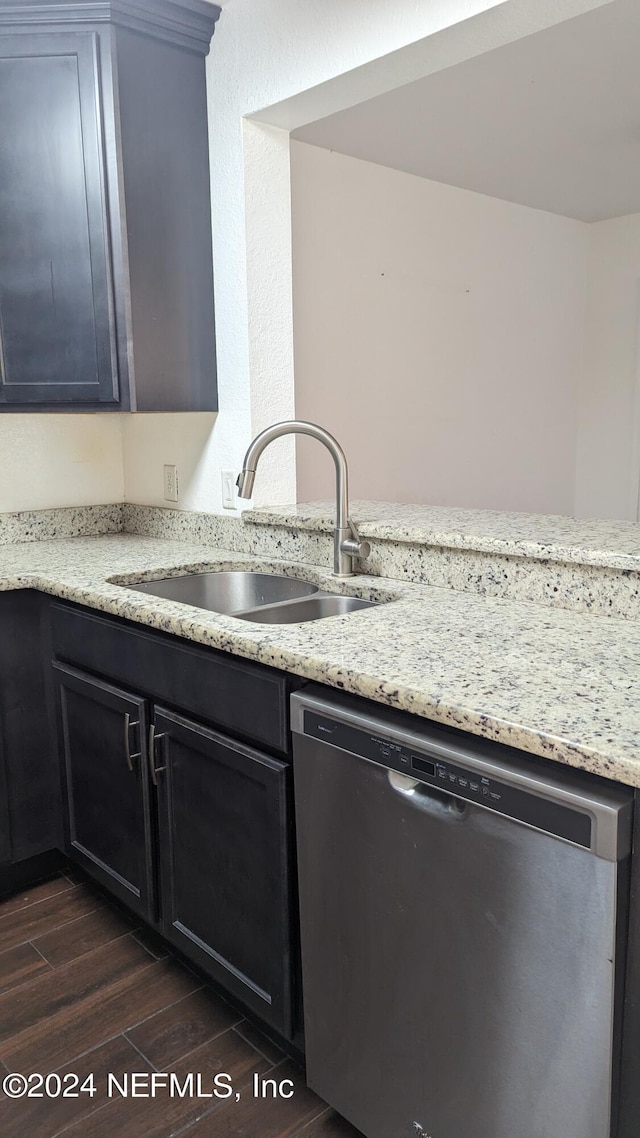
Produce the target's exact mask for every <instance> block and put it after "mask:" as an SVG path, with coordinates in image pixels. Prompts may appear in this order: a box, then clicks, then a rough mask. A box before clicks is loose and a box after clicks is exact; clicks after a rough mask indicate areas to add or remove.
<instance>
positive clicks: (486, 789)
mask: <svg viewBox="0 0 640 1138" xmlns="http://www.w3.org/2000/svg"><path fill="white" fill-rule="evenodd" d="M482 793H483V794H484V796H485V798H488V797H489V787H488V786H483V788H482Z"/></svg>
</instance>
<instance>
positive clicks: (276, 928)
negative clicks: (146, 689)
mask: <svg viewBox="0 0 640 1138" xmlns="http://www.w3.org/2000/svg"><path fill="white" fill-rule="evenodd" d="M154 722H155V727H156V732H157V736H158V743H157V748H156V750H157V753H156V756H155V762H156V765H157V766H158V768H164V769H161V773H159V774H158V783H159V833H160V856H161V895H162V913H163V918H162V919H163V932H164V934H165V936H167V937H168V938H169V939H170V940H172V941H173V942H174V943H175V944H176V945H178V946H179V947H180V948H181V949H182V950H183V951H184V952H185V953H187V954H188V955H190V956H191V957H192V959H194V960H195V961H196V962H197V963H198V964H200V965H201V966H202V967H203V968H205V969H206V970H207V971H208V972H209V973H210V974H211V975H212V976H213V977H214V978H217V979H219V980H220V982H221V983H222V984H224V985H225V986H226V987H227V988H229V989H230V990H231V991H232V992H234V993H235V994H236V995H238V996H239V997H240V998H241V999H242V1000H243V1001H244V1002H245V1003H246V1004H247V1005H248V1006H250V1007H252V1008H254V1009H255V1010H256V1011H257V1012H258V1013H259V1015H260V1016H262V1017H263V1018H264V1019H265V1020H267V1021H269V1022H270V1023H272V1024H273V1025H274V1027H276V1028H277V1029H278V1030H279V1031H281V1032H282V1033H283V1034H284V1035H287V1034H289V1033H290V1029H291V975H290V971H291V969H290V943H291V942H290V938H291V928H290V816H289V786H288V781H289V775H290V768H289V767H288V766H287V765H286V764H285V763H281V762H278V761H277V760H276V759H271V758H268V757H267V756H266V755H262V754H260V753H259V752H258V751H254V750H252V749H251V748H249V747H245V746H243V745H242V744H239V743H235V742H232V741H231V740H230V739H227V738H226V737H225V736H222V735H218V734H217V733H216V732H214V731H211V730H209V729H207V728H205V727H201V726H199V725H198V724H195V723H193V722H191V721H189V720H186V719H182V718H181V717H180V716H177V715H174V714H173V713H172V712H169V711H165V710H164V709H163V710H160V709H156V711H155V714H154Z"/></svg>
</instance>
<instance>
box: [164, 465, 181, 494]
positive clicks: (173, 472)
mask: <svg viewBox="0 0 640 1138" xmlns="http://www.w3.org/2000/svg"><path fill="white" fill-rule="evenodd" d="M164 500H165V502H177V501H178V468H177V466H165V468H164Z"/></svg>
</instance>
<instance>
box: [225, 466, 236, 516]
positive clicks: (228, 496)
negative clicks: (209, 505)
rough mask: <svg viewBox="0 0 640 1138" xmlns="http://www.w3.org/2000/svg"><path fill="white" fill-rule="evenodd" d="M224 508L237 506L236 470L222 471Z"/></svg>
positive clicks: (230, 508) (228, 508)
mask: <svg viewBox="0 0 640 1138" xmlns="http://www.w3.org/2000/svg"><path fill="white" fill-rule="evenodd" d="M222 508H223V509H224V510H235V508H236V478H235V471H233V470H223V471H222Z"/></svg>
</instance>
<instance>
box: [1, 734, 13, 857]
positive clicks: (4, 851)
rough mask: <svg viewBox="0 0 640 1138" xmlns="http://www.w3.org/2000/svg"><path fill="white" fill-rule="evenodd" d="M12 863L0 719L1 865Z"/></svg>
mask: <svg viewBox="0 0 640 1138" xmlns="http://www.w3.org/2000/svg"><path fill="white" fill-rule="evenodd" d="M10 861H11V827H10V821H9V791H8V788H7V776H6V769H5V757H4V753H3V746H2V719H1V718H0V865H5V864H6V863H7V862H10Z"/></svg>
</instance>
